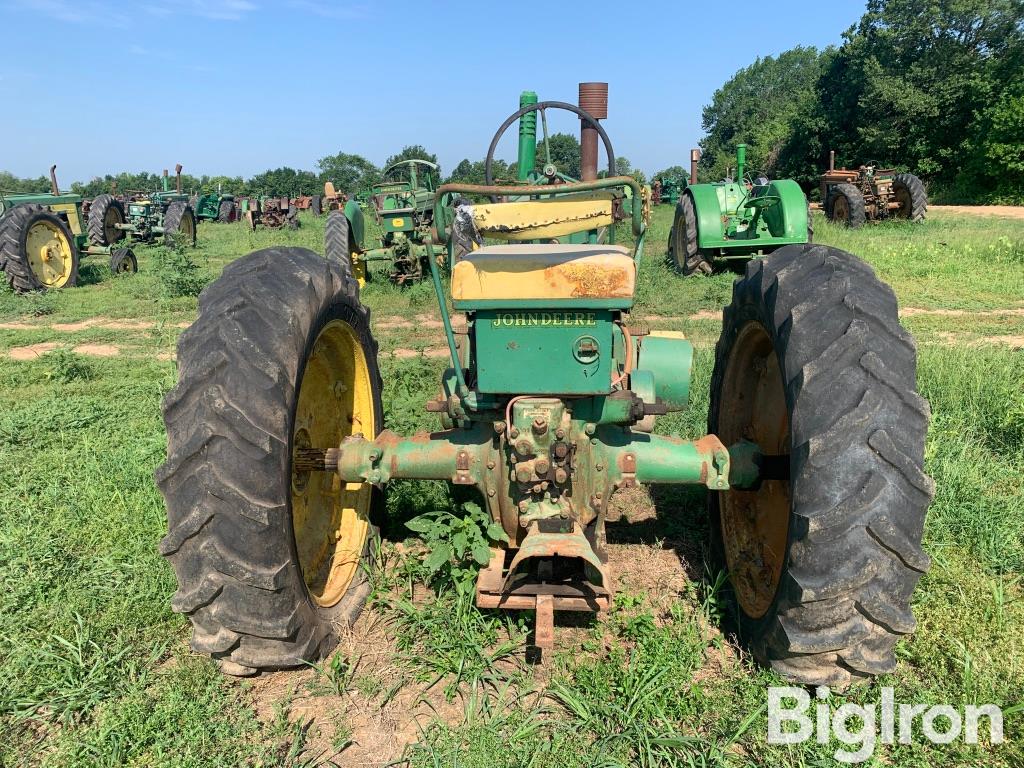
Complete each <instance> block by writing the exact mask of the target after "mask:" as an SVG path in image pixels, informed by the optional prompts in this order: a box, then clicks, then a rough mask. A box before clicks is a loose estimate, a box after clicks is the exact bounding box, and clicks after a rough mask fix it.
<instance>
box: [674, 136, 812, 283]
mask: <svg viewBox="0 0 1024 768" xmlns="http://www.w3.org/2000/svg"><path fill="white" fill-rule="evenodd" d="M746 154H747V147H746V145H745V144H738V145H737V146H736V179H735V180H733V179H726V180H725V181H721V182H715V183H710V184H707V183H699V184H687V183H686V181H685V180H680V182H679V183H680V184H682V185H683V189H682V192H681V193H680V196H679V203H678V204H677V205H676V214H675V220H674V221H673V223H672V229H671V231H670V232H669V236H668V257H669V260H670V262H671V263H672V264H673V266H674V267H675V268H676V269H677V270H679V271H680V272H681V273H683V274H684V275H692V274H698V273H699V274H711V273H712V272H713V271H714V266H715V262H716V260H721V261H724V262H726V263H731V264H733V265H734V266H737V267H742V265H743V264H745V263H746V262H748V261H750V259H752V258H754V257H756V256H765V255H767V254H769V253H771V252H772V251H774V250H776V249H778V248H781V247H782V246H784V245H791V244H800V243H809V242H811V241H812V239H813V230H812V228H811V216H810V207H809V204H808V202H807V197H806V196H805V195H804V193H803V190H801V189H800V185H799V184H797V183H796V182H795V181H793V180H792V179H779V180H776V181H769V180H768V179H766V178H764V177H758V178H757V179H753V180H751V179H749V178H747V176H746ZM662 196H664V193H662Z"/></svg>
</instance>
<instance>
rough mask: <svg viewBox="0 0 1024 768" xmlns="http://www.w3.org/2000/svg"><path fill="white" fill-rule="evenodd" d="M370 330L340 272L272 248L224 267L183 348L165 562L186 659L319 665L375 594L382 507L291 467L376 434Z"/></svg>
mask: <svg viewBox="0 0 1024 768" xmlns="http://www.w3.org/2000/svg"><path fill="white" fill-rule="evenodd" d="M369 320H370V314H369V310H367V309H366V308H365V307H364V306H363V305H362V304H361V303H360V301H359V291H358V289H357V287H356V284H355V282H354V281H353V280H352V279H351V278H350V277H349V276H348V275H347V274H345V272H344V271H343V270H342V269H341V267H340V265H338V264H337V263H335V262H332V261H328V260H326V259H323V258H321V257H320V256H318V255H317V254H315V253H313V252H312V251H309V250H306V249H305V248H268V249H265V250H262V251H256V252H255V253H251V254H249V255H248V256H246V257H244V258H242V259H239V260H238V261H236V262H234V263H232V264H230V265H229V266H228V267H226V268H225V270H224V273H223V275H222V276H221V277H220V278H219V279H218V280H217V281H216V282H214V283H213V284H212V285H210V286H209V287H208V288H207V289H206V290H204V291H203V293H202V294H201V295H200V297H199V317H198V319H197V320H196V321H195V323H193V324H192V326H191V327H190V328H189V329H188V330H187V331H185V332H184V333H183V334H182V336H181V340H180V341H179V342H178V366H179V370H180V377H179V380H178V385H177V386H176V387H175V388H174V389H173V390H172V391H171V392H170V393H169V394H168V395H167V397H166V398H165V399H164V403H163V415H164V422H165V424H166V427H167V462H166V463H165V464H164V465H163V466H162V467H161V468H160V469H159V470H158V471H157V476H156V477H157V483H158V484H159V486H160V489H161V491H162V492H163V494H164V498H165V499H166V503H167V517H168V533H167V536H166V537H164V539H163V541H162V542H161V543H160V551H161V553H162V554H163V555H165V556H166V557H167V558H168V559H169V560H170V562H171V565H172V566H173V567H174V572H175V575H176V577H177V580H178V591H177V592H176V593H175V596H174V599H173V600H172V602H171V605H172V607H173V609H174V610H175V611H177V612H179V613H184V614H185V615H187V616H188V618H189V620H190V621H191V622H192V628H193V629H192V647H193V648H194V649H195V650H197V651H199V652H201V653H207V654H209V655H211V656H212V657H213V658H214V659H216V660H218V661H219V663H220V665H221V669H222V670H224V671H225V672H227V673H230V674H241V675H244V674H252V673H255V672H256V671H259V670H263V669H279V668H283V667H293V666H298V665H300V664H302V663H303V662H305V661H309V660H315V659H317V658H320V657H322V656H323V655H324V654H325V653H326V652H327V651H329V650H330V649H331V648H332V647H333V646H334V644H335V643H336V641H337V634H336V633H337V628H338V626H339V625H341V624H350V623H351V622H352V621H354V620H355V619H356V617H357V616H358V615H359V612H360V611H361V610H362V607H363V604H364V602H365V600H366V597H367V595H368V594H369V584H368V582H367V569H368V568H369V567H370V565H371V559H370V553H371V548H372V545H373V542H374V541H375V540H376V537H377V529H376V528H375V526H374V524H373V523H372V522H371V513H372V512H374V506H375V504H377V503H378V502H379V501H380V499H379V492H378V491H377V490H375V489H374V488H373V487H372V486H370V485H368V484H365V483H348V484H346V483H341V482H340V481H339V479H338V476H337V475H336V474H333V473H328V472H307V471H296V470H295V469H294V468H293V456H294V455H295V451H296V449H299V448H309V447H312V448H331V447H335V448H336V447H338V446H340V445H341V443H342V441H343V440H345V439H346V438H347V437H349V436H350V435H354V434H357V433H361V434H363V435H365V436H366V437H367V438H368V439H372V438H373V437H375V436H376V435H377V433H378V432H379V431H380V430H381V428H382V426H383V418H384V417H383V410H382V408H381V400H380V388H381V380H380V374H379V372H378V369H377V344H376V342H375V341H374V340H373V336H372V335H371V333H370V325H369Z"/></svg>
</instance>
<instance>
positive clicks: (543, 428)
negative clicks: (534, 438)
mask: <svg viewBox="0 0 1024 768" xmlns="http://www.w3.org/2000/svg"><path fill="white" fill-rule="evenodd" d="M547 431H548V421H547V419H545V418H544V417H543V416H538V417H537V418H535V419H534V420H533V433H534V434H535V435H543V434H544V433H545V432H547Z"/></svg>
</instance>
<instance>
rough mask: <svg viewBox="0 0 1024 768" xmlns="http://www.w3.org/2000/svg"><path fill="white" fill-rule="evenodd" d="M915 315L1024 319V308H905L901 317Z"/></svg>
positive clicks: (901, 310)
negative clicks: (1013, 317) (1011, 317)
mask: <svg viewBox="0 0 1024 768" xmlns="http://www.w3.org/2000/svg"><path fill="white" fill-rule="evenodd" d="M915 315H939V316H942V317H1004V316H1017V317H1024V307H1006V308H1001V309H924V308H923V307H903V308H902V309H900V316H901V317H914V316H915Z"/></svg>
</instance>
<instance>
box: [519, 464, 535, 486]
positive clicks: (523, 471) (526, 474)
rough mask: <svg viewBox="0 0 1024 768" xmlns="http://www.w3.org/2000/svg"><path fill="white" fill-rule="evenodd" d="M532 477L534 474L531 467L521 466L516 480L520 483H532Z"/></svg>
mask: <svg viewBox="0 0 1024 768" xmlns="http://www.w3.org/2000/svg"><path fill="white" fill-rule="evenodd" d="M532 476H533V473H532V472H531V471H530V468H529V467H526V466H521V467H519V469H517V470H516V480H518V481H519V482H520V483H528V482H530V478H531V477H532Z"/></svg>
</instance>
